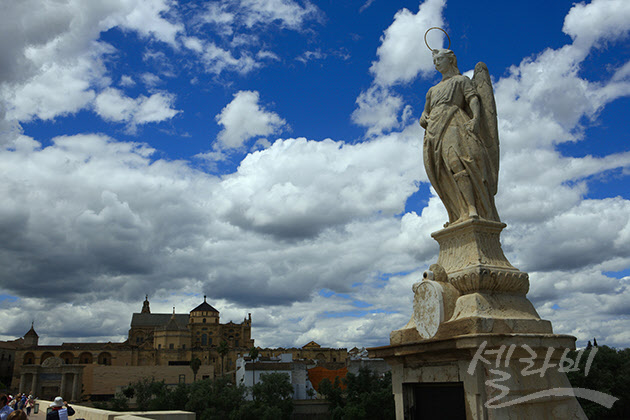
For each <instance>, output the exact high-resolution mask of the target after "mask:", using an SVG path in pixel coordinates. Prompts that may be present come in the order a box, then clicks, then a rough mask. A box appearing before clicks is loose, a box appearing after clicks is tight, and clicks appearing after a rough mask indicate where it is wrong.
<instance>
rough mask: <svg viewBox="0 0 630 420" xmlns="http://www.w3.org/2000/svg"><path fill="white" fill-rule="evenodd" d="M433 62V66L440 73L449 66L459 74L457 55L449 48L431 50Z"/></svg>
mask: <svg viewBox="0 0 630 420" xmlns="http://www.w3.org/2000/svg"><path fill="white" fill-rule="evenodd" d="M432 56H433V64H434V65H435V68H436V69H437V71H439V72H440V73H444V72H445V71H447V70H448V69H449V68H452V69H454V70H455V72H456V73H457V74H459V68H458V67H457V57H456V56H455V53H454V52H453V51H451V50H447V49H444V48H440V49H438V50H433V52H432Z"/></svg>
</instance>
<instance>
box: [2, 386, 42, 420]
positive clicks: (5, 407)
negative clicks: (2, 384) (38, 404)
mask: <svg viewBox="0 0 630 420" xmlns="http://www.w3.org/2000/svg"><path fill="white" fill-rule="evenodd" d="M34 406H35V398H34V397H33V395H26V394H22V393H20V394H17V395H16V396H15V397H13V396H12V395H6V394H1V395H0V420H26V419H27V417H28V416H30V415H31V410H32V409H33V407H34Z"/></svg>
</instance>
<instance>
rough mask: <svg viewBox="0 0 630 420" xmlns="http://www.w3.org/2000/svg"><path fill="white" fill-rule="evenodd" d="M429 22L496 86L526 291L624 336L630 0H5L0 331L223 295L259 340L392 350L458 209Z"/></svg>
mask: <svg viewBox="0 0 630 420" xmlns="http://www.w3.org/2000/svg"><path fill="white" fill-rule="evenodd" d="M542 11H544V12H542ZM432 26H441V27H443V28H445V29H446V30H447V31H448V34H449V36H450V38H451V48H452V49H453V50H454V51H455V53H456V54H457V56H458V62H459V66H460V70H461V71H462V72H467V71H470V70H471V69H473V68H474V66H475V64H476V63H477V62H478V61H484V62H485V63H487V65H488V67H489V70H490V73H491V76H492V78H493V83H494V88H495V94H496V99H497V106H498V113H499V128H500V140H501V155H502V156H501V172H500V181H499V192H498V195H497V207H498V209H499V214H500V216H501V218H502V220H503V221H504V222H506V223H507V224H508V227H507V229H506V230H505V231H504V233H503V235H502V243H503V248H504V250H505V252H506V255H507V256H508V258H509V259H510V261H511V262H512V264H513V265H515V266H516V267H518V268H519V269H521V270H523V271H527V272H529V274H530V282H531V288H530V292H529V295H528V296H529V298H530V299H531V300H532V302H533V303H534V305H535V306H536V308H537V309H538V311H539V313H540V315H541V316H542V317H543V318H545V319H549V320H551V321H552V323H553V326H554V330H555V331H556V332H558V333H566V334H573V335H575V336H576V337H577V338H578V345H584V344H585V342H586V340H589V339H592V338H593V337H594V336H596V337H597V339H598V342H599V343H602V344H608V345H612V346H617V347H628V346H630V188H629V187H630V182H629V181H630V177H629V175H630V143H629V141H628V137H629V135H628V129H627V125H628V111H630V106H629V105H630V40H629V35H630V2H628V1H627V0H593V1H592V2H589V3H578V4H573V0H568V1H565V0H562V1H548V0H532V1H529V2H519V3H514V2H494V1H476V2H470V1H454V0H453V1H448V2H447V1H446V0H426V1H423V2H419V1H389V0H387V1H386V0H350V1H332V0H330V1H323V0H322V1H312V2H309V1H305V0H217V1H184V0H180V1H175V0H100V1H98V2H95V1H92V0H21V1H1V2H0V130H1V134H0V145H1V150H0V190H1V191H2V200H0V318H1V319H2V326H3V327H2V329H1V330H0V339H14V338H16V337H20V336H22V335H24V333H25V332H26V331H27V330H28V328H29V327H30V324H31V322H32V321H34V322H35V328H36V330H37V332H38V333H39V335H40V337H41V339H40V340H41V341H40V342H42V343H45V344H57V343H61V342H63V341H66V342H68V341H103V340H105V341H107V340H112V341H122V340H124V339H125V337H126V334H127V331H128V328H129V323H130V320H131V314H132V313H133V312H139V311H140V309H141V307H142V301H143V299H144V296H145V294H148V295H149V299H150V302H151V308H152V310H153V312H164V313H167V312H170V311H171V310H172V307H173V306H175V308H176V310H177V312H181V313H185V312H188V311H190V310H191V309H192V308H193V307H195V306H196V305H198V304H199V303H200V302H202V300H203V295H204V294H207V295H208V301H209V302H210V303H211V304H212V305H213V306H214V307H216V308H217V309H218V310H219V311H220V312H221V318H222V321H224V322H227V321H229V320H233V321H235V322H240V321H241V320H242V319H243V318H244V317H246V316H247V313H250V312H251V313H252V318H253V332H252V334H253V337H254V338H255V339H256V343H257V344H258V345H261V346H269V347H275V346H302V345H304V344H306V343H307V342H309V341H311V340H315V341H317V342H318V343H320V344H322V345H326V346H339V347H348V348H350V347H353V346H376V345H384V344H387V343H388V337H389V332H390V331H391V330H393V329H398V328H400V327H402V326H403V325H404V324H405V323H406V322H407V321H408V319H409V317H410V315H411V302H412V292H411V286H412V284H413V283H414V282H415V281H417V280H419V277H420V275H421V273H422V271H423V270H425V269H426V267H427V266H428V265H430V264H432V263H434V262H435V261H436V259H437V253H438V246H437V243H436V242H435V241H434V240H433V239H431V237H430V233H431V232H433V231H435V230H438V229H439V228H440V227H441V226H442V224H443V223H444V222H445V221H446V220H447V215H446V211H445V210H444V208H443V206H442V204H441V202H440V201H439V200H438V199H437V198H436V196H435V194H434V192H433V190H432V189H431V187H430V185H429V184H428V181H427V177H426V174H425V172H424V168H423V165H422V157H421V154H422V153H421V145H422V136H423V130H422V129H421V128H420V127H419V125H418V123H417V121H418V118H419V116H420V112H421V110H422V108H423V106H424V98H425V94H426V91H427V90H428V88H429V87H430V86H432V85H433V84H435V83H436V82H437V81H438V80H439V77H438V76H439V75H438V73H437V72H436V71H435V70H434V69H433V66H432V63H431V54H430V51H429V50H428V49H427V47H426V46H425V45H424V42H423V39H422V37H423V34H424V33H425V31H426V30H427V29H428V28H429V27H432ZM429 42H430V44H431V45H432V46H435V47H437V46H447V44H448V41H447V40H446V38H445V37H443V36H441V35H440V34H439V32H438V31H433V32H431V34H430V36H429Z"/></svg>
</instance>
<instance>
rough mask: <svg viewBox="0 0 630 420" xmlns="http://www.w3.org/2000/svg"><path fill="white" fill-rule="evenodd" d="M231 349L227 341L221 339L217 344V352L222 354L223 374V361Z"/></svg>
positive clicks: (223, 367)
mask: <svg viewBox="0 0 630 420" xmlns="http://www.w3.org/2000/svg"><path fill="white" fill-rule="evenodd" d="M229 350H230V348H229V347H228V343H227V342H226V341H221V342H220V343H219V345H218V346H217V353H219V356H221V376H223V375H224V374H225V366H224V364H223V363H224V360H225V356H226V355H227V354H228V351H229Z"/></svg>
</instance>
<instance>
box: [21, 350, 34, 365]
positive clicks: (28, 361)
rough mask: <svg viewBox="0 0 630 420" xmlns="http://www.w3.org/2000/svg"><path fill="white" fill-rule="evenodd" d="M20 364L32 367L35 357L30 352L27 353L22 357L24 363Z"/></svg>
mask: <svg viewBox="0 0 630 420" xmlns="http://www.w3.org/2000/svg"><path fill="white" fill-rule="evenodd" d="M22 364H24V365H32V364H35V355H34V354H33V353H31V352H28V353H26V354H25V355H24V362H22Z"/></svg>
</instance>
